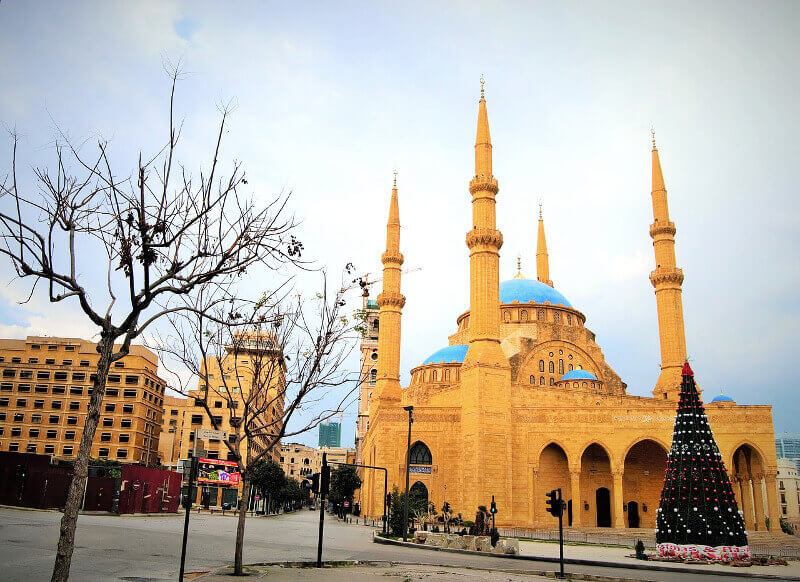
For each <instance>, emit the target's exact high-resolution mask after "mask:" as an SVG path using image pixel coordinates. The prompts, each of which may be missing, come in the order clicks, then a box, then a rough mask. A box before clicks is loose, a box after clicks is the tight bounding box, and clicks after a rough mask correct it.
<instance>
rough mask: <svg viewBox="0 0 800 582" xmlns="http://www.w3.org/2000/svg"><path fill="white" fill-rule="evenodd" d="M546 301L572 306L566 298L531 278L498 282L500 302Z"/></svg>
mask: <svg viewBox="0 0 800 582" xmlns="http://www.w3.org/2000/svg"><path fill="white" fill-rule="evenodd" d="M514 301H518V302H519V303H531V302H533V303H546V302H550V304H551V305H563V306H564V307H572V304H570V302H569V301H567V298H566V297H564V296H563V295H562V294H561V293H559V292H558V291H556V290H555V289H553V288H552V287H551V286H550V285H545V284H544V283H541V282H540V281H535V280H533V279H510V280H508V281H503V282H502V283H500V303H514Z"/></svg>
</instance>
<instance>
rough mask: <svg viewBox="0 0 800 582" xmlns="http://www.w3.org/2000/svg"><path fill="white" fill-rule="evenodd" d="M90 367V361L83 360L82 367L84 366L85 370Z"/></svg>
mask: <svg viewBox="0 0 800 582" xmlns="http://www.w3.org/2000/svg"><path fill="white" fill-rule="evenodd" d="M88 365H89V360H81V366H83V367H84V368H85V367H87V366H88Z"/></svg>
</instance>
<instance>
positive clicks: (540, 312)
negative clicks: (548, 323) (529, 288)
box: [536, 309, 544, 321]
mask: <svg viewBox="0 0 800 582" xmlns="http://www.w3.org/2000/svg"><path fill="white" fill-rule="evenodd" d="M536 319H538V320H539V321H544V309H537V310H536Z"/></svg>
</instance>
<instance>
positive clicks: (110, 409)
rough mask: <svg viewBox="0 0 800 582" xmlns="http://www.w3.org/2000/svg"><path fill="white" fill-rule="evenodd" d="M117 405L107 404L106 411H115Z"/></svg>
mask: <svg viewBox="0 0 800 582" xmlns="http://www.w3.org/2000/svg"><path fill="white" fill-rule="evenodd" d="M116 407H117V405H116V404H106V412H114V409H115V408H116Z"/></svg>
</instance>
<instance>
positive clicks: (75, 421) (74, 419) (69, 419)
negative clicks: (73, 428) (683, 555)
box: [67, 416, 78, 425]
mask: <svg viewBox="0 0 800 582" xmlns="http://www.w3.org/2000/svg"><path fill="white" fill-rule="evenodd" d="M67 424H68V425H76V424H78V417H77V416H68V417H67Z"/></svg>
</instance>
